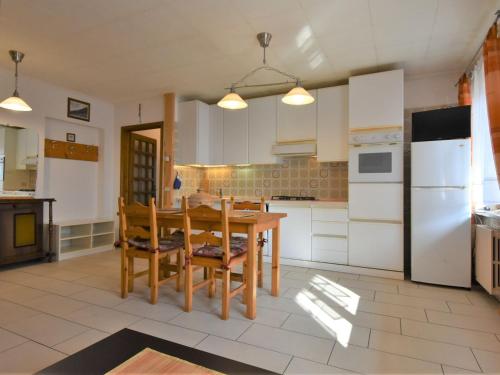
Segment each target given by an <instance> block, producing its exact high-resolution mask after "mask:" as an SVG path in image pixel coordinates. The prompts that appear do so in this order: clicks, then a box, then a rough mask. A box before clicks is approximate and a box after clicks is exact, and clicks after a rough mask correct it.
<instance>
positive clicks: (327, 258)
mask: <svg viewBox="0 0 500 375" xmlns="http://www.w3.org/2000/svg"><path fill="white" fill-rule="evenodd" d="M312 260H313V261H315V262H326V263H337V264H347V238H346V237H330V236H324V235H317V234H314V235H313V238H312Z"/></svg>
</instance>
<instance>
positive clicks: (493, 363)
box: [472, 349, 500, 374]
mask: <svg viewBox="0 0 500 375" xmlns="http://www.w3.org/2000/svg"><path fill="white" fill-rule="evenodd" d="M472 351H473V352H474V355H475V356H476V358H477V361H478V362H479V366H480V367H481V370H482V371H483V372H485V373H487V374H500V354H498V353H492V352H487V351H484V350H479V349H472Z"/></svg>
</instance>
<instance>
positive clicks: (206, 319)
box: [170, 310, 252, 340]
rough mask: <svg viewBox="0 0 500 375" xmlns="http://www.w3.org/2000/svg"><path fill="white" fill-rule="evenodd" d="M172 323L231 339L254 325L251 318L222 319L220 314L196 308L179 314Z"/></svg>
mask: <svg viewBox="0 0 500 375" xmlns="http://www.w3.org/2000/svg"><path fill="white" fill-rule="evenodd" d="M170 323H171V324H175V325H178V326H182V327H185V328H190V329H194V330H197V331H200V332H205V333H208V334H212V335H216V336H220V337H224V338H228V339H231V340H235V339H236V338H238V337H239V336H240V335H241V334H242V333H243V332H244V331H245V330H246V329H247V328H248V327H250V326H251V325H252V321H251V320H246V321H244V320H241V319H235V318H229V319H228V320H222V319H221V318H220V316H219V315H218V314H214V313H206V312H202V311H195V310H193V311H191V312H190V313H189V314H181V315H179V316H177V317H176V318H174V319H172V320H171V321H170Z"/></svg>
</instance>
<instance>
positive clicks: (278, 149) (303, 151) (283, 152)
mask: <svg viewBox="0 0 500 375" xmlns="http://www.w3.org/2000/svg"><path fill="white" fill-rule="evenodd" d="M272 153H273V155H278V156H315V155H316V141H304V142H282V143H276V144H275V145H273V149H272Z"/></svg>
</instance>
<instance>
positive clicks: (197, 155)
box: [175, 100, 210, 164]
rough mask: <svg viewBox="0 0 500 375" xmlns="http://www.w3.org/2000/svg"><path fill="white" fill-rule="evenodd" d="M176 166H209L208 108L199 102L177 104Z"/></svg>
mask: <svg viewBox="0 0 500 375" xmlns="http://www.w3.org/2000/svg"><path fill="white" fill-rule="evenodd" d="M178 108H179V118H178V123H177V137H178V140H177V142H176V143H177V150H176V155H175V161H176V163H177V164H209V163H210V147H209V132H210V129H209V126H210V124H209V117H210V116H209V106H208V104H205V103H202V102H200V101H199V100H193V101H190V102H183V103H179V107H178Z"/></svg>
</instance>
